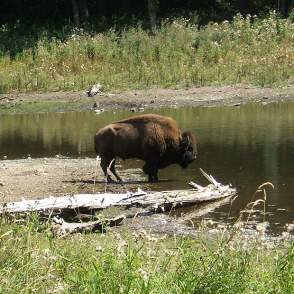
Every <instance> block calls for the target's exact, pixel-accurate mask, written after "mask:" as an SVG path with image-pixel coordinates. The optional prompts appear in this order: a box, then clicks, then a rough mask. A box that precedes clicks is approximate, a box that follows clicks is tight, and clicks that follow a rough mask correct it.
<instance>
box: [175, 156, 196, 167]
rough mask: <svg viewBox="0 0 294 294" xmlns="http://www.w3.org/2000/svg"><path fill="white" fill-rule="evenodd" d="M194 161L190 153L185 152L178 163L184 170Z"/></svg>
mask: <svg viewBox="0 0 294 294" xmlns="http://www.w3.org/2000/svg"><path fill="white" fill-rule="evenodd" d="M194 160H195V156H193V153H192V152H185V153H184V154H183V155H182V158H181V161H180V162H179V164H180V166H181V167H182V168H186V167H187V166H188V165H189V164H190V163H191V162H193V161H194Z"/></svg>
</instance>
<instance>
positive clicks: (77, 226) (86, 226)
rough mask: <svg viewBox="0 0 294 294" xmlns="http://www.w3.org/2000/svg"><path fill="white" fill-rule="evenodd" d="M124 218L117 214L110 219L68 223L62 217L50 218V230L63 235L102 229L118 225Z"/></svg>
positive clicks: (59, 235)
mask: <svg viewBox="0 0 294 294" xmlns="http://www.w3.org/2000/svg"><path fill="white" fill-rule="evenodd" d="M124 219H125V216H123V215H122V216H118V217H115V218H111V219H104V220H97V221H91V222H84V223H68V222H66V221H65V220H64V219H63V218H58V217H53V218H52V232H53V234H54V236H58V237H65V236H66V235H69V234H74V233H79V232H84V233H86V232H94V231H102V230H103V228H105V227H106V226H108V227H113V226H118V225H120V224H121V222H122V221H123V220H124Z"/></svg>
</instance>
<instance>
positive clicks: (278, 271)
mask: <svg viewBox="0 0 294 294" xmlns="http://www.w3.org/2000/svg"><path fill="white" fill-rule="evenodd" d="M224 236H225V235H222V234H221V233H220V234H219V235H218V237H216V238H215V239H213V241H212V240H211V238H208V237H207V235H206V233H205V232H202V233H200V234H199V236H198V237H197V238H195V239H192V238H189V237H186V238H184V237H169V238H167V239H165V240H159V239H156V238H155V239H154V238H150V236H148V234H146V233H141V234H135V233H131V232H130V231H129V232H123V231H117V230H108V232H107V233H106V234H100V233H96V234H89V235H83V234H82V235H79V234H77V235H75V236H71V237H68V238H66V239H55V238H53V237H52V235H51V232H50V230H49V229H48V228H47V227H46V225H44V224H41V223H40V222H39V221H38V219H37V218H36V217H34V216H33V217H29V218H28V219H27V221H26V222H25V224H23V225H20V224H16V223H14V224H13V223H11V222H9V223H8V222H7V221H6V220H5V219H2V221H1V227H0V292H1V293H32V292H36V293H53V292H54V293H293V291H294V266H293V265H294V264H293V262H294V243H293V241H292V242H291V241H290V240H288V241H285V242H284V243H283V242H280V243H279V244H278V245H273V244H272V245H273V246H269V243H268V242H267V241H265V240H264V239H262V238H260V237H256V238H255V237H254V238H246V237H245V236H244V234H241V233H240V232H239V233H236V232H234V233H230V234H229V236H227V237H224Z"/></svg>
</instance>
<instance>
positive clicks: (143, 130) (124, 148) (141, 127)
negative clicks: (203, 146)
mask: <svg viewBox="0 0 294 294" xmlns="http://www.w3.org/2000/svg"><path fill="white" fill-rule="evenodd" d="M95 150H96V153H97V154H98V155H99V156H100V157H101V167H102V169H103V171H104V174H105V175H107V167H108V166H110V170H111V172H112V173H113V174H114V175H115V176H116V178H117V179H118V180H121V179H120V177H119V176H118V175H117V174H116V171H115V158H116V157H120V158H122V159H127V158H139V159H142V160H144V161H145V163H146V164H145V165H144V167H143V171H144V172H145V173H146V174H148V175H149V181H157V180H158V177H157V172H158V169H161V168H164V167H166V166H167V165H170V164H173V163H178V164H180V165H181V166H182V167H186V166H187V165H188V164H189V163H190V162H192V161H193V160H194V159H195V158H196V153H197V150H196V140H195V137H194V136H193V135H192V134H191V133H190V132H185V133H183V134H181V132H180V130H179V128H178V126H177V123H176V122H175V120H173V119H172V118H169V117H165V116H160V115H155V114H146V115H138V116H134V117H131V118H128V119H125V120H121V121H118V122H115V123H112V124H109V125H107V126H105V127H104V128H102V129H100V130H99V131H98V132H97V134H96V136H95ZM108 180H111V178H110V176H109V175H108Z"/></svg>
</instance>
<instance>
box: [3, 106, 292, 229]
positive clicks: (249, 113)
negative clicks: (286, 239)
mask: <svg viewBox="0 0 294 294" xmlns="http://www.w3.org/2000/svg"><path fill="white" fill-rule="evenodd" d="M150 112H152V113H160V114H164V115H168V116H171V117H174V118H175V119H176V120H177V121H178V124H179V126H180V127H181V129H182V130H185V129H190V130H192V131H193V132H194V133H195V135H196V137H197V140H198V142H199V145H198V152H199V156H198V159H197V160H196V161H195V162H193V163H192V164H191V165H190V166H189V167H188V169H186V170H182V169H181V168H180V167H178V166H170V167H168V168H166V169H164V170H162V171H160V172H159V178H163V179H169V180H170V181H163V182H160V183H158V184H154V186H153V187H154V190H163V189H164V190H167V189H168V190H170V189H181V188H187V185H186V183H187V182H188V181H190V180H194V181H195V182H197V183H199V184H206V181H205V179H204V178H203V177H202V175H201V174H200V172H199V167H201V168H202V169H204V170H205V171H207V172H208V173H210V174H212V175H214V176H215V177H216V179H217V180H219V181H220V182H222V183H224V184H227V183H231V184H232V185H233V186H235V187H237V189H238V191H239V197H238V198H237V199H236V200H235V201H234V203H233V204H232V205H224V206H222V207H220V208H218V209H217V210H215V211H214V212H211V213H210V214H209V215H208V216H207V217H208V218H212V219H213V220H215V221H219V222H231V221H234V220H235V219H236V218H237V217H238V215H239V212H240V210H242V209H244V207H245V206H246V204H247V203H249V202H250V201H251V200H252V199H256V198H252V196H253V194H254V192H255V190H256V189H257V187H258V186H259V185H260V184H262V183H264V182H268V181H269V182H271V183H273V184H274V186H275V189H274V190H272V191H268V193H267V202H266V208H265V209H266V215H265V216H264V215H262V214H261V213H260V212H259V211H256V212H254V213H253V215H252V216H251V219H253V220H255V221H257V222H258V221H262V220H266V221H268V222H269V223H270V232H272V233H278V232H280V231H281V230H282V228H283V226H284V225H285V224H286V223H292V222H293V220H294V193H293V192H294V179H293V176H294V169H293V166H292V164H293V160H294V104H291V103H279V104H278V103H275V104H268V105H261V104H258V105H257V104H249V105H245V106H241V107H211V108H200V107H199V108H182V109H159V110H157V111H155V110H150V111H146V113H150ZM130 115H133V114H132V113H130V112H129V111H117V112H105V113H102V114H100V115H97V114H95V113H94V112H71V113H44V114H41V113H40V114H19V115H0V158H3V156H7V158H8V159H15V158H24V157H27V156H28V155H30V156H31V157H50V156H55V155H56V154H62V155H65V156H68V157H84V156H89V157H95V153H94V150H93V136H94V134H95V132H96V130H97V129H98V128H99V127H102V126H104V125H106V124H107V123H110V122H112V121H116V120H119V119H122V118H125V117H127V116H130ZM122 165H123V168H125V169H127V168H130V167H141V166H142V163H140V162H138V161H137V160H129V161H126V162H122ZM259 208H260V209H261V211H262V210H263V208H261V207H259Z"/></svg>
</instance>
